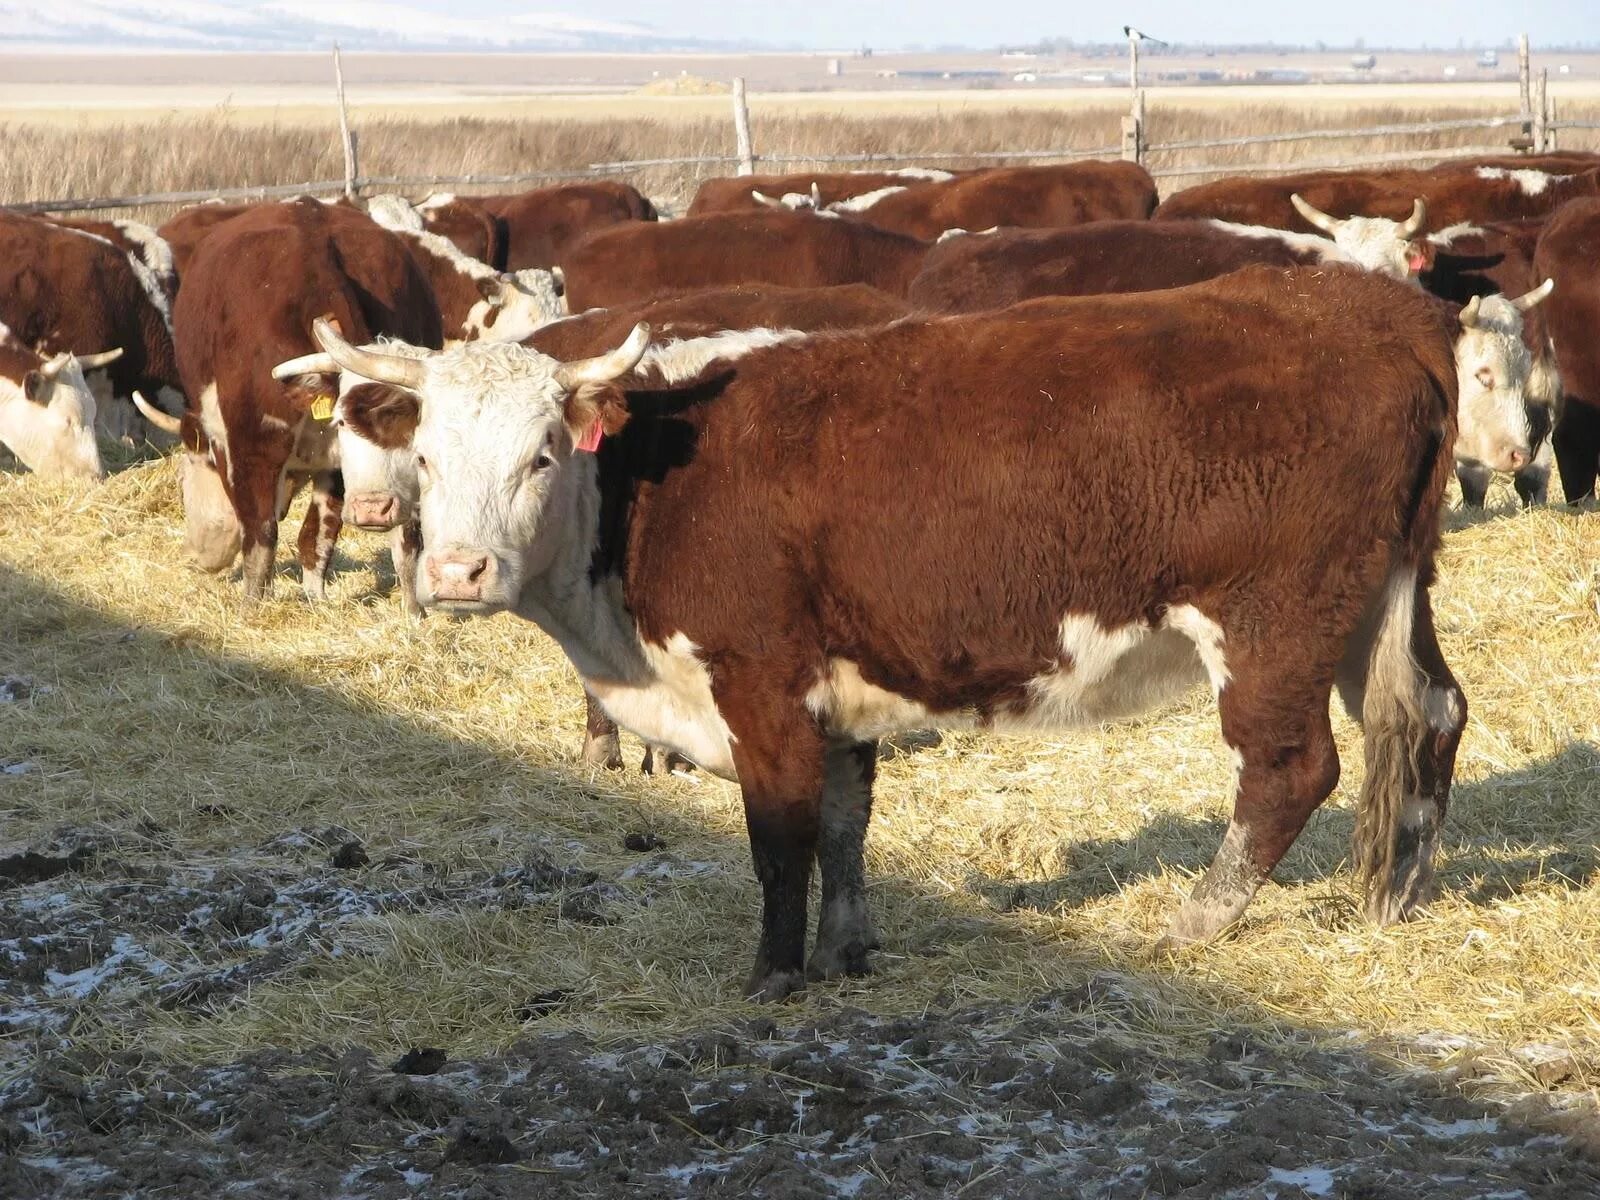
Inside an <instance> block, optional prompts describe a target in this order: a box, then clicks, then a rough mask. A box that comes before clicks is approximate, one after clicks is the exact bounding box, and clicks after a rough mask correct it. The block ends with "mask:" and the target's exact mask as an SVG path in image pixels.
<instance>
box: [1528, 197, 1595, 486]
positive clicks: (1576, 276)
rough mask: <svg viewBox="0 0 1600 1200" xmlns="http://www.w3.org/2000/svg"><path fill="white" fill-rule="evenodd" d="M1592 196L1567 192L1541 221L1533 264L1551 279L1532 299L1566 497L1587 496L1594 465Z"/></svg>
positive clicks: (1538, 273)
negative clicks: (1539, 297)
mask: <svg viewBox="0 0 1600 1200" xmlns="http://www.w3.org/2000/svg"><path fill="white" fill-rule="evenodd" d="M1597 262H1600V199H1595V200H1575V201H1573V202H1572V203H1571V204H1569V205H1567V206H1566V207H1565V208H1563V209H1562V210H1561V211H1560V212H1558V213H1556V214H1555V215H1554V216H1552V217H1551V218H1550V220H1549V221H1548V222H1547V223H1546V225H1545V228H1544V231H1543V233H1542V234H1541V235H1540V237H1539V244H1538V247H1537V248H1536V249H1535V251H1534V256H1533V271H1534V275H1535V276H1536V277H1538V278H1540V279H1554V280H1555V281H1556V288H1555V291H1554V292H1552V293H1551V294H1550V298H1549V299H1548V300H1546V301H1545V302H1544V304H1542V305H1541V306H1540V307H1541V308H1542V309H1543V310H1544V319H1545V327H1546V328H1547V329H1548V330H1549V333H1550V337H1551V340H1552V341H1553V342H1554V343H1555V348H1556V365H1557V366H1558V367H1559V368H1560V371H1561V387H1562V393H1563V397H1564V402H1565V403H1564V406H1563V409H1562V413H1561V420H1560V423H1559V424H1557V426H1556V431H1555V439H1554V440H1555V453H1556V465H1557V467H1558V468H1559V469H1560V472H1561V488H1562V491H1563V492H1564V493H1565V495H1566V498H1567V500H1568V501H1569V502H1570V501H1576V500H1581V499H1584V498H1585V497H1589V496H1592V495H1593V494H1594V492H1595V480H1596V476H1597V473H1600V278H1597V276H1596V274H1595V264H1596V263H1597Z"/></svg>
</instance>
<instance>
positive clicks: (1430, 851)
mask: <svg viewBox="0 0 1600 1200" xmlns="http://www.w3.org/2000/svg"><path fill="white" fill-rule="evenodd" d="M1339 690H1340V694H1341V696H1342V698H1343V700H1344V704H1345V708H1346V709H1347V710H1348V711H1349V712H1350V715H1351V716H1352V717H1354V718H1355V719H1357V720H1359V721H1360V722H1361V725H1362V728H1363V730H1364V732H1365V734H1366V745H1365V753H1366V777H1365V779H1364V780H1363V782H1362V787H1361V799H1360V802H1359V805H1358V808H1357V815H1356V830H1355V839H1354V846H1353V859H1354V862H1355V867H1356V872H1357V874H1358V875H1359V876H1360V877H1361V879H1362V881H1363V883H1364V884H1365V885H1366V890H1367V916H1368V917H1369V918H1370V919H1372V920H1373V921H1376V922H1378V923H1379V924H1386V923H1388V922H1391V921H1397V920H1401V919H1403V918H1405V917H1407V916H1409V915H1410V914H1411V913H1412V912H1413V911H1414V910H1415V909H1416V908H1417V907H1419V906H1420V905H1422V904H1424V903H1426V901H1427V899H1428V897H1429V894H1430V893H1431V891H1432V885H1433V859H1434V855H1435V853H1436V852H1437V850H1438V845H1439V836H1440V831H1441V829H1442V827H1443V825H1444V817H1445V810H1446V808H1447V807H1448V806H1449V801H1450V780H1451V777H1452V775H1453V774H1454V772H1455V760H1456V749H1457V747H1458V746H1459V745H1460V744H1461V732H1462V730H1463V729H1465V728H1466V723H1467V701H1466V697H1465V696H1463V695H1462V693H1461V689H1460V687H1458V686H1457V684H1456V681H1455V677H1454V676H1453V675H1451V673H1450V668H1449V667H1448V666H1446V665H1445V661H1444V656H1443V655H1442V654H1441V653H1440V651H1439V642H1438V639H1437V638H1436V637H1435V635H1434V629H1433V611H1432V607H1431V605H1430V603H1429V599H1428V592H1427V589H1426V588H1425V587H1421V586H1419V584H1418V582H1417V575H1416V572H1415V570H1413V569H1409V568H1407V569H1402V570H1398V571H1396V572H1395V573H1394V575H1393V577H1391V579H1390V580H1389V583H1388V585H1387V586H1386V587H1385V589H1384V591H1383V594H1382V595H1381V597H1380V598H1379V599H1378V600H1377V601H1376V602H1375V604H1374V606H1373V609H1372V611H1371V612H1370V613H1369V614H1368V618H1367V619H1366V620H1365V621H1364V622H1363V625H1362V629H1361V631H1360V633H1359V634H1358V635H1357V637H1356V638H1353V639H1352V641H1351V645H1350V647H1349V650H1348V652H1347V653H1346V656H1345V660H1344V663H1343V664H1342V665H1341V667H1340V671H1339Z"/></svg>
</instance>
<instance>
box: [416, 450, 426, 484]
mask: <svg viewBox="0 0 1600 1200" xmlns="http://www.w3.org/2000/svg"><path fill="white" fill-rule="evenodd" d="M428 474H429V471H428V460H427V459H425V458H423V457H422V455H420V454H419V455H417V478H418V479H420V480H421V481H422V482H423V483H427V482H428Z"/></svg>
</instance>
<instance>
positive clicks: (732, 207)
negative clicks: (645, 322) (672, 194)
mask: <svg viewBox="0 0 1600 1200" xmlns="http://www.w3.org/2000/svg"><path fill="white" fill-rule="evenodd" d="M970 174H972V172H970V171H940V170H935V169H931V168H928V167H901V168H900V169H899V170H896V171H840V172H818V171H807V172H805V173H803V174H795V175H740V176H737V177H722V178H717V179H707V180H706V181H705V182H704V183H702V184H701V185H700V187H699V190H698V191H696V192H695V195H694V200H693V201H692V202H691V203H690V205H689V211H688V213H687V215H688V216H691V217H704V216H709V215H710V214H712V213H719V212H747V211H749V210H751V209H754V208H758V207H760V205H761V201H760V199H759V198H758V197H757V195H756V193H758V192H759V193H760V194H761V195H764V196H768V197H773V198H776V199H779V200H780V201H781V200H783V199H784V198H786V197H788V196H795V197H796V198H797V200H798V201H799V204H798V205H796V206H797V207H800V206H809V205H812V204H815V206H816V207H819V208H821V207H825V206H827V205H830V204H836V203H838V202H839V201H841V200H849V199H851V198H852V197H855V196H864V195H867V194H868V193H871V192H879V191H882V190H883V189H884V188H905V187H915V186H917V185H918V184H921V183H943V182H945V181H946V180H950V179H954V178H956V176H957V175H970Z"/></svg>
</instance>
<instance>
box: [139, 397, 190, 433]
mask: <svg viewBox="0 0 1600 1200" xmlns="http://www.w3.org/2000/svg"><path fill="white" fill-rule="evenodd" d="M133 406H134V407H135V408H137V409H138V410H139V415H140V416H142V417H143V418H144V419H145V420H146V421H149V422H150V424H152V425H154V426H155V427H156V428H157V429H159V430H161V432H162V433H170V434H171V435H172V436H173V437H179V436H181V435H182V433H183V422H182V421H180V420H179V419H178V418H177V417H175V416H173V415H172V414H171V413H169V412H162V411H161V410H160V409H159V408H157V407H156V406H155V405H154V404H151V403H150V401H148V400H146V399H145V398H144V397H143V396H141V395H140V394H139V392H138V390H137V389H135V390H134V393H133Z"/></svg>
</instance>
